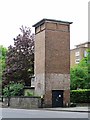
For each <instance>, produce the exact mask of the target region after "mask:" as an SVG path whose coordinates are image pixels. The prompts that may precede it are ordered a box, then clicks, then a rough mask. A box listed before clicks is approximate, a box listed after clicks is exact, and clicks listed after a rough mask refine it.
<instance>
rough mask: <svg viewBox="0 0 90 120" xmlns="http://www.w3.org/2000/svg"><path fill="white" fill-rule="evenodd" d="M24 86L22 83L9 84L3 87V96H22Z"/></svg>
mask: <svg viewBox="0 0 90 120" xmlns="http://www.w3.org/2000/svg"><path fill="white" fill-rule="evenodd" d="M23 88H24V85H23V84H22V83H14V82H11V83H10V84H9V85H7V86H5V87H4V89H3V95H4V96H5V97H8V96H21V95H23Z"/></svg>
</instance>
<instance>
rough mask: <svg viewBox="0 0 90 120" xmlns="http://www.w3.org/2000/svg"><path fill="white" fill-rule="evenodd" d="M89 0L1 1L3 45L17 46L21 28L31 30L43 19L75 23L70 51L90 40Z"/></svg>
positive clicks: (0, 29)
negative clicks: (14, 40) (89, 26)
mask: <svg viewBox="0 0 90 120" xmlns="http://www.w3.org/2000/svg"><path fill="white" fill-rule="evenodd" d="M88 2H89V0H0V45H3V46H5V47H8V46H9V45H13V38H16V36H17V35H18V34H19V33H20V29H19V28H20V27H21V26H22V25H23V26H27V27H30V28H31V30H32V33H34V31H35V30H34V28H33V27H32V25H33V24H35V23H37V22H38V21H40V20H41V19H43V18H47V19H56V20H62V21H69V22H73V24H71V25H70V48H71V49H72V48H74V47H75V45H77V44H80V43H83V42H86V41H88Z"/></svg>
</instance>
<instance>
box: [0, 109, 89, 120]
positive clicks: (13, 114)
mask: <svg viewBox="0 0 90 120" xmlns="http://www.w3.org/2000/svg"><path fill="white" fill-rule="evenodd" d="M1 114H2V115H1ZM0 116H2V118H88V113H86V112H85V113H84V112H64V111H48V110H26V109H11V108H0Z"/></svg>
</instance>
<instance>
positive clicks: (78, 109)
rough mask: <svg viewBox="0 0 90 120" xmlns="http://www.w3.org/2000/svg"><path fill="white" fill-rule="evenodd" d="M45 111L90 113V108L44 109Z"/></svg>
mask: <svg viewBox="0 0 90 120" xmlns="http://www.w3.org/2000/svg"><path fill="white" fill-rule="evenodd" d="M43 109H44V110H52V111H70V112H90V108H89V107H68V108H43Z"/></svg>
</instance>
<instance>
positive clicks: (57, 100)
mask: <svg viewBox="0 0 90 120" xmlns="http://www.w3.org/2000/svg"><path fill="white" fill-rule="evenodd" d="M52 107H63V90H52Z"/></svg>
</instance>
